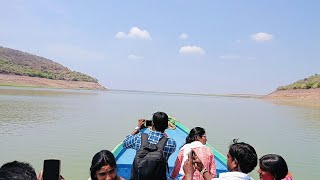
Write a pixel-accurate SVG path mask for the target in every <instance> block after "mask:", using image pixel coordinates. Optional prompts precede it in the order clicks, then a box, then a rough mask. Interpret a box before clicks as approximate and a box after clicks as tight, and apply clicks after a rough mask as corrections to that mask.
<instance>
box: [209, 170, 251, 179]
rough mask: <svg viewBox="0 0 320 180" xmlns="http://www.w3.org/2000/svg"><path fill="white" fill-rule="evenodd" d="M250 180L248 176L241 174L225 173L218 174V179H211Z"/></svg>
mask: <svg viewBox="0 0 320 180" xmlns="http://www.w3.org/2000/svg"><path fill="white" fill-rule="evenodd" d="M219 179H221V180H250V176H249V175H248V174H245V173H242V172H225V173H220V174H219V178H213V179H212V180H219Z"/></svg>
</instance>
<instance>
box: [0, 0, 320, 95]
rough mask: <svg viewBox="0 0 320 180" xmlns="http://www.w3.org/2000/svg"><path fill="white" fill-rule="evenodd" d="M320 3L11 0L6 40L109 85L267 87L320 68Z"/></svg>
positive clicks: (2, 29) (223, 90)
mask: <svg viewBox="0 0 320 180" xmlns="http://www.w3.org/2000/svg"><path fill="white" fill-rule="evenodd" d="M319 8H320V1H317V0H309V1H292V0H291V1H289V0H281V1H279V0H265V1H253V0H247V1H229V0H223V1H213V0H211V1H209V0H204V1H181V0H180V1H173V0H170V1H169V0H167V1H150V0H149V1H147V0H140V1H123V0H117V1H111V0H110V1H102V0H101V1H97V0H92V1H75V0H68V1H63V0H38V1H36V0H28V1H27V0H5V1H2V2H1V7H0V9H1V10H0V17H1V18H0V45H1V46H5V47H10V48H14V49H19V50H22V51H26V52H29V53H32V54H36V55H39V56H43V57H46V58H49V59H52V60H54V61H56V62H58V63H60V64H62V65H64V66H66V67H68V68H70V69H71V70H75V71H80V72H83V73H87V74H89V75H91V76H94V77H96V78H98V80H99V82H100V83H101V84H103V85H104V86H106V87H109V88H112V89H135V90H151V91H170V92H191V93H217V94H228V93H253V94H267V93H270V92H272V91H273V90H275V89H276V88H277V87H278V86H280V85H285V84H289V83H292V82H294V81H296V80H298V79H302V78H305V77H308V76H310V75H313V74H315V73H320V53H319V52H320V35H319V33H320V23H319V19H320V11H319Z"/></svg>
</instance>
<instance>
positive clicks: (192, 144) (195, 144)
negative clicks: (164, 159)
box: [170, 127, 216, 180]
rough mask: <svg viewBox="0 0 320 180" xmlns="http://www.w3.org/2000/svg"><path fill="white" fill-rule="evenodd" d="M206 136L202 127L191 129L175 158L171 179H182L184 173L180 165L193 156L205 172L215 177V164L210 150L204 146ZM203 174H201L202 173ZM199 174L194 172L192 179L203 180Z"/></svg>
mask: <svg viewBox="0 0 320 180" xmlns="http://www.w3.org/2000/svg"><path fill="white" fill-rule="evenodd" d="M206 143H207V136H206V132H205V130H204V129H203V128H202V127H195V128H193V129H191V131H190V133H189V135H188V136H187V138H186V143H185V144H184V145H183V146H182V147H181V149H180V152H179V154H178V156H177V159H176V162H175V165H174V167H173V171H172V173H171V176H170V177H171V179H175V178H177V177H178V179H181V178H183V176H184V174H185V173H184V171H183V168H182V165H183V164H184V163H185V161H186V160H187V159H188V156H190V155H191V156H192V157H193V156H194V153H196V154H197V156H198V158H199V159H200V160H201V161H202V162H203V164H204V167H205V168H206V171H208V172H209V173H210V174H211V175H212V177H216V163H215V159H214V154H213V152H212V150H211V149H210V148H209V147H207V146H206ZM202 173H203V172H202ZM202 173H201V172H198V171H197V172H196V173H194V175H193V179H197V180H198V179H200V180H203V177H202Z"/></svg>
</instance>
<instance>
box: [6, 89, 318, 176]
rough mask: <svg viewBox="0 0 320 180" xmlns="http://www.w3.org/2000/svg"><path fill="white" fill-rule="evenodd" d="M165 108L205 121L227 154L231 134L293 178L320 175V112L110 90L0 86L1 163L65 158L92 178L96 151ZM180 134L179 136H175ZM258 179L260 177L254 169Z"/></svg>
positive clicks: (72, 172) (195, 122)
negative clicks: (276, 159) (274, 159)
mask: <svg viewBox="0 0 320 180" xmlns="http://www.w3.org/2000/svg"><path fill="white" fill-rule="evenodd" d="M156 111H165V112H167V113H168V114H170V115H171V116H174V117H175V118H176V119H177V120H179V121H181V122H182V123H183V124H185V125H186V126H187V127H190V128H192V127H195V126H202V127H205V129H206V131H207V138H208V142H209V143H210V144H212V145H213V146H215V147H216V148H217V149H218V150H219V151H220V152H221V153H223V154H226V152H227V150H228V146H229V145H230V143H231V141H232V139H233V138H239V140H240V141H245V142H247V143H249V144H251V145H253V146H254V147H255V148H256V150H257V152H258V155H259V156H262V155H264V154H267V153H277V154H280V155H282V156H283V157H284V158H285V159H286V160H287V162H288V164H289V169H290V171H292V172H293V174H294V177H295V179H303V180H308V179H310V180H311V179H315V177H319V176H320V172H319V171H318V170H317V169H318V167H319V166H320V153H317V150H318V149H320V125H319V123H320V111H319V110H318V109H316V108H314V107H312V108H311V107H305V106H303V107H302V106H297V105H290V104H285V105H284V104H276V103H269V102H267V101H264V100H261V99H247V98H234V97H213V96H197V95H180V94H176V95H175V94H150V93H149V94H148V93H137V92H136V93H130V92H112V91H111V92H110V91H106V92H105V91H82V90H81V91H80V90H48V89H47V90H46V89H27V88H22V89H20V88H2V87H1V88H0V143H1V153H0V164H3V163H5V162H8V161H12V160H22V161H27V162H30V163H31V164H32V165H33V166H34V167H35V168H36V170H37V171H39V170H40V169H41V167H42V162H43V160H44V159H46V158H59V159H61V160H62V173H63V175H64V176H65V177H66V178H67V179H87V177H88V176H89V166H90V161H91V158H92V156H93V155H94V154H95V153H96V152H98V151H100V150H101V149H110V150H111V149H113V147H115V146H116V145H117V144H118V143H119V142H121V141H122V140H123V138H124V137H125V136H126V135H128V134H129V133H130V132H132V129H133V128H134V127H135V126H136V122H137V119H139V118H148V117H150V116H151V115H152V113H154V112H156ZM173 138H174V137H173ZM252 175H253V176H254V177H255V179H258V175H257V173H256V171H255V172H253V173H252Z"/></svg>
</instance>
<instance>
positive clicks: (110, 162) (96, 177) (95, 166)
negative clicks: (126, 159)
mask: <svg viewBox="0 0 320 180" xmlns="http://www.w3.org/2000/svg"><path fill="white" fill-rule="evenodd" d="M88 180H125V179H124V178H123V177H121V176H118V175H117V164H116V159H115V157H114V155H113V154H112V153H111V152H110V151H108V150H102V151H100V152H98V153H96V154H95V155H94V156H93V158H92V161H91V167H90V178H89V179H88Z"/></svg>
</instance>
